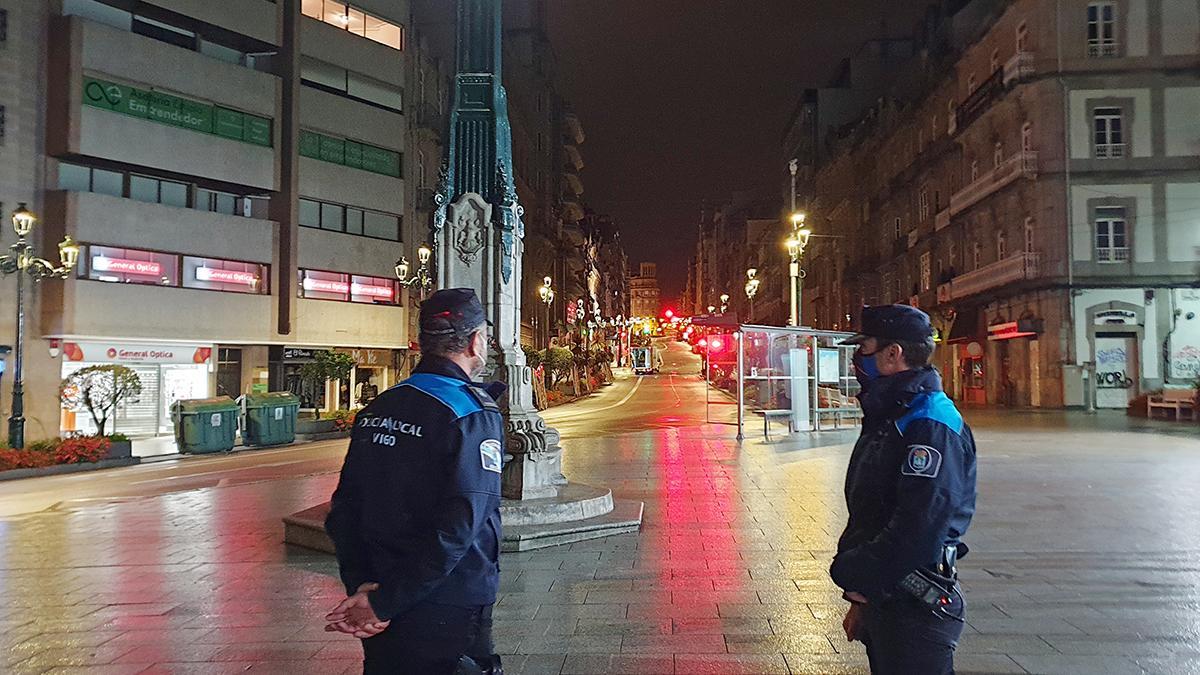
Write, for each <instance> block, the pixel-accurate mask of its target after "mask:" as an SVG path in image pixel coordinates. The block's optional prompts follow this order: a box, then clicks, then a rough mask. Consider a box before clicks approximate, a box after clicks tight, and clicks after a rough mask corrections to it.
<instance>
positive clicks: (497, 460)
mask: <svg viewBox="0 0 1200 675" xmlns="http://www.w3.org/2000/svg"><path fill="white" fill-rule="evenodd" d="M420 327H421V332H420V338H419V339H420V344H421V354H422V358H421V361H420V363H419V364H418V365H417V367H416V369H415V371H414V374H413V376H412V377H410V378H409V379H407V380H405V381H403V382H401V383H400V384H398V385H396V386H395V387H392V388H391V389H388V390H387V391H385V392H384V393H383V394H381V395H380V396H378V397H377V398H376V399H375V400H374V401H372V402H371V404H370V405H368V406H367V407H366V408H364V409H363V410H362V411H361V412H360V413H359V414H358V416H357V419H356V421H355V425H354V431H353V434H352V436H351V440H350V450H349V452H347V454H346V460H345V464H344V465H343V466H342V473H341V479H340V480H339V482H338V486H337V490H336V491H335V492H334V494H333V499H332V503H331V506H330V511H329V517H328V518H327V519H326V521H325V529H326V531H327V532H328V533H329V536H330V538H331V539H332V540H333V542H334V546H335V548H336V550H337V559H338V565H339V567H340V570H341V577H342V582H343V583H344V584H345V586H346V593H347V595H349V597H348V598H347V599H346V600H345V601H343V602H342V603H341V604H340V605H339V606H338V607H337V608H335V609H334V611H333V612H332V613H330V614H329V615H328V616H327V617H326V620H327V622H328V623H329V625H328V626H327V628H326V629H327V630H338V631H342V632H345V633H349V634H352V635H355V636H356V637H359V638H362V641H363V652H364V655H365V659H364V666H363V672H364V673H366V674H368V675H371V674H374V673H386V674H388V675H395V674H406V673H413V674H414V675H415V674H419V675H441V674H443V673H444V674H446V675H449V674H450V673H456V672H458V673H468V672H475V673H480V672H482V673H491V674H495V675H500V674H501V673H502V671H501V670H500V663H499V657H497V656H495V655H493V654H492V651H493V647H492V643H491V614H492V605H493V604H494V603H495V601H496V589H497V586H498V584H499V577H500V565H499V555H500V470H501V465H502V458H503V456H504V422H503V420H502V418H501V416H500V409H499V407H498V406H497V405H496V401H495V400H494V398H493V396H492V395H490V394H489V393H488V390H485V389H484V388H483V387H481V386H477V385H476V384H475V383H474V382H473V380H474V378H476V377H478V376H479V375H480V374H481V373H482V372H483V369H484V366H485V364H486V362H487V354H488V334H487V322H486V320H485V316H484V312H483V307H482V306H481V305H480V302H479V298H478V297H476V295H475V292H474V291H473V290H471V289H447V290H440V291H437V292H436V293H434V294H433V296H432V297H430V298H429V299H428V300H426V301H425V302H424V303H422V305H421V315H420ZM491 391H492V392H493V393H496V394H499V391H496V390H494V389H491ZM500 391H502V388H501V389H500Z"/></svg>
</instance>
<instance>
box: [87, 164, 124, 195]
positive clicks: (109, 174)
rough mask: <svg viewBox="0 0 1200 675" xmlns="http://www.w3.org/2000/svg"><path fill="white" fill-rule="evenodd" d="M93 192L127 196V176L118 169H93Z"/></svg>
mask: <svg viewBox="0 0 1200 675" xmlns="http://www.w3.org/2000/svg"><path fill="white" fill-rule="evenodd" d="M91 191H92V192H98V193H100V194H102V195H111V196H113V197H124V196H125V176H124V175H123V174H121V173H119V172H117V171H105V170H104V169H92V190H91Z"/></svg>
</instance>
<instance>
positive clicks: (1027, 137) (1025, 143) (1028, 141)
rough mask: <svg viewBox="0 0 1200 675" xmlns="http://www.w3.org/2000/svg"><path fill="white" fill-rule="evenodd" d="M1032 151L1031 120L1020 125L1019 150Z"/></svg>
mask: <svg viewBox="0 0 1200 675" xmlns="http://www.w3.org/2000/svg"><path fill="white" fill-rule="evenodd" d="M1032 151H1033V122H1026V123H1025V124H1023V125H1021V152H1032Z"/></svg>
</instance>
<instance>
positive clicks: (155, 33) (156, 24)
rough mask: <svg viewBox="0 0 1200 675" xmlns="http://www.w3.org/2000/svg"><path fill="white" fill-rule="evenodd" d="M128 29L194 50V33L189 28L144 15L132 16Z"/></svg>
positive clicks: (195, 44)
mask: <svg viewBox="0 0 1200 675" xmlns="http://www.w3.org/2000/svg"><path fill="white" fill-rule="evenodd" d="M130 30H132V31H133V32H134V33H137V34H138V35H145V36H146V37H148V38H154V39H155V40H158V41H159V42H166V43H167V44H172V45H175V46H176V47H183V48H184V49H190V50H192V51H195V50H196V47H197V46H198V45H197V43H196V34H195V33H193V32H192V31H190V30H184V29H182V28H177V27H175V26H172V25H170V24H167V23H163V22H161V21H155V20H154V19H148V18H146V17H144V16H136V15H135V16H134V17H133V21H132V23H131V25H130Z"/></svg>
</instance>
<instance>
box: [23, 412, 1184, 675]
mask: <svg viewBox="0 0 1200 675" xmlns="http://www.w3.org/2000/svg"><path fill="white" fill-rule="evenodd" d="M968 419H969V420H972V421H973V423H974V424H975V426H976V436H977V438H978V440H979V445H980V459H979V466H980V468H979V478H980V490H981V494H980V500H979V514H978V516H977V519H976V521H975V524H974V525H973V527H972V529H971V532H970V536H969V537H968V541H969V542H970V544H971V546H972V548H973V552H972V553H971V554H970V555H969V556H968V557H967V558H966V559H965V560H964V561H963V563H962V570H961V571H962V574H963V577H964V580H965V587H966V595H967V602H968V607H969V610H968V612H969V625H968V627H967V630H966V634H965V637H964V640H963V642H962V644H961V647H960V650H959V656H958V669H959V672H977V673H1025V672H1031V673H1088V674H1089V675H1090V674H1097V673H1143V672H1147V673H1172V674H1175V673H1200V527H1198V526H1197V524H1196V514H1197V513H1200V483H1198V482H1197V477H1200V435H1191V434H1180V433H1175V432H1172V433H1170V434H1160V433H1156V432H1155V431H1156V429H1155V428H1153V427H1150V428H1138V429H1135V428H1133V427H1129V426H1128V425H1124V424H1122V423H1121V422H1119V421H1116V422H1114V421H1112V420H1111V418H1106V419H1107V421H1105V422H1103V423H1099V422H1097V423H1094V424H1090V425H1089V424H1086V421H1087V420H1086V419H1084V422H1085V423H1084V424H1077V423H1076V422H1077V421H1078V420H1079V419H1081V418H1079V417H1072V416H1069V415H1067V416H1063V415H1059V416H1048V415H1040V416H1030V415H1022V414H1019V413H1013V414H1007V415H997V414H984V413H975V414H972V413H968ZM852 434H853V432H849V433H844V432H843V433H823V434H819V435H818V436H817V437H816V438H813V439H807V438H805V439H802V440H792V441H780V442H776V443H772V444H767V443H763V442H761V441H758V440H754V439H751V440H747V441H746V442H745V443H744V444H743V445H742V446H740V447H739V446H738V445H737V444H736V443H735V442H733V441H732V439H731V438H730V436H731V431H730V429H729V428H728V427H721V426H682V427H681V426H672V424H671V423H669V422H664V424H662V425H660V426H659V427H658V428H655V429H651V430H643V431H638V432H635V433H628V434H621V435H610V436H600V435H596V436H593V437H588V438H581V439H577V440H575V441H572V442H571V443H570V444H569V446H568V452H567V455H566V458H565V471H566V473H567V474H568V475H569V476H571V477H572V479H573V480H577V481H581V482H591V483H594V484H603V485H607V486H610V487H612V488H613V489H614V491H615V492H616V493H617V494H618V496H620V497H624V498H636V499H641V500H643V501H645V503H646V518H645V525H644V527H643V529H642V531H641V532H640V533H637V534H630V535H622V536H616V537H610V538H607V539H603V540H599V541H591V542H584V543H578V544H574V545H570V546H564V547H558V548H554V549H548V550H543V551H535V552H528V553H520V554H512V555H505V556H504V558H503V560H502V568H503V576H502V588H501V591H502V592H501V596H500V599H499V601H498V603H497V605H496V609H495V617H496V630H495V633H496V640H497V644H498V646H499V650H500V651H501V652H502V653H503V654H504V655H505V657H504V659H505V666H506V671H507V672H509V673H512V674H514V675H521V674H527V675H533V674H540V673H547V674H549V673H555V674H558V673H563V674H570V673H579V674H592V673H636V674H639V675H640V674H645V675H653V674H656V673H679V674H681V675H682V674H692V673H721V674H726V673H819V674H832V673H864V672H866V665H865V659H864V657H863V654H862V648H861V645H858V644H848V643H847V642H846V641H845V638H844V637H843V636H842V635H841V627H840V626H841V617H842V612H843V611H844V608H845V605H844V603H843V602H842V601H841V600H840V599H839V593H838V591H837V590H836V589H835V588H834V587H833V586H832V585H831V584H830V582H829V581H828V578H827V576H826V570H827V567H828V562H829V559H830V557H831V555H832V553H831V550H832V548H833V547H834V545H835V542H836V537H837V535H838V533H839V532H840V529H841V527H842V524H843V522H844V517H845V509H844V505H843V502H842V497H841V484H842V478H843V475H844V473H843V472H844V470H845V465H846V460H847V457H848V452H849V445H848V443H849V442H850V441H851V440H852V438H853V435H852ZM334 480H335V476H333V475H330V474H325V475H318V476H310V477H304V478H295V479H289V480H276V481H269V482H261V483H252V484H242V485H235V486H230V487H216V488H210V489H202V490H193V491H188V492H179V493H174V494H167V495H163V496H158V497H150V498H142V499H135V500H128V501H121V502H116V503H105V504H99V505H85V506H81V507H78V508H73V509H71V510H53V511H50V512H45V513H39V514H36V515H30V516H25V517H19V518H11V519H7V520H2V521H0V540H2V541H3V548H2V553H0V671H2V672H4V673H12V674H13V675H25V674H34V673H37V674H41V673H55V674H59V673H88V674H98V675H104V674H109V673H112V674H117V673H122V674H123V673H244V672H251V673H287V674H288V675H301V674H303V673H321V674H328V673H342V672H347V673H351V672H359V670H360V667H359V663H358V661H359V654H360V652H359V647H358V645H357V642H356V641H354V640H352V639H347V638H343V637H341V636H331V635H329V634H326V633H324V632H323V631H322V622H321V616H322V615H323V614H324V612H325V611H326V610H328V609H329V607H330V606H332V605H333V604H334V603H335V602H336V601H337V600H339V599H340V597H341V595H342V594H341V590H340V589H339V587H338V583H337V581H336V577H335V566H334V564H333V562H332V561H331V560H330V559H329V558H327V557H323V556H320V555H316V554H312V553H308V552H304V551H300V550H289V549H287V548H285V547H284V546H283V545H282V544H281V543H280V538H281V526H280V522H279V518H280V517H281V516H283V515H284V514H287V513H290V512H293V511H296V510H299V509H301V508H304V507H307V506H310V505H312V504H314V503H316V502H319V501H321V500H324V499H326V498H327V497H328V495H329V493H330V491H331V490H332V487H333V484H334Z"/></svg>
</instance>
